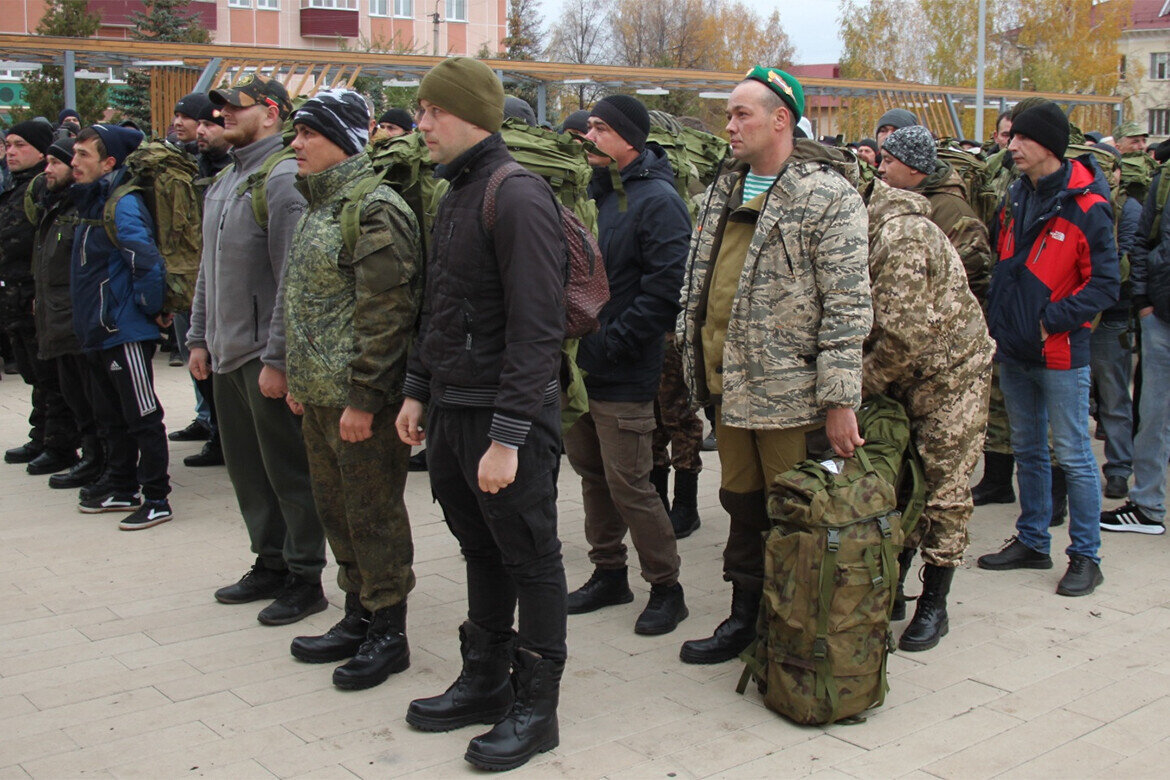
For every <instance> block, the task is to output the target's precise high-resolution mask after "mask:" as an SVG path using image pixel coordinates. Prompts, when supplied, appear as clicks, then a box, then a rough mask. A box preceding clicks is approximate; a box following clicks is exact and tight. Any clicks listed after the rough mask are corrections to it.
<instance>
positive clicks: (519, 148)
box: [500, 117, 625, 236]
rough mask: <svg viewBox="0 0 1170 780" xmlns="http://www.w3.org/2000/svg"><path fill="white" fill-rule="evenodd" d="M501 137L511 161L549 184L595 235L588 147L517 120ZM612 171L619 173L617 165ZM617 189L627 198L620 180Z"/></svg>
mask: <svg viewBox="0 0 1170 780" xmlns="http://www.w3.org/2000/svg"><path fill="white" fill-rule="evenodd" d="M500 135H501V136H502V137H503V139H504V145H505V146H507V147H508V152H509V153H510V154H511V155H512V158H513V159H514V160H516V162H518V163H520V164H521V165H522V166H524V167H525V168H526V169H528V170H530V171H532V172H533V173H535V174H537V175H538V176H540V177H541V178H543V179H544V180H545V181H546V182H548V186H550V187H552V191H553V193H554V194H555V195H556V196H557V200H558V201H560V203H561V205H563V206H564V207H565V208H567V209H569V210H570V211H572V212H573V213H574V214H576V215H577V218H578V219H579V220H581V222H582V224H584V225H585V227H587V228H589V230H590V232H592V233H593V235H595V236H596V235H597V204H596V203H594V202H593V199H592V198H590V197H589V181H590V180H591V179H592V178H593V167H592V166H590V165H589V161H588V160H587V159H586V158H585V149H586V147H585V145H584V144H582V143H581V142H580V141H577V140H574V138H573V136H571V135H569V134H568V133H555V132H553V131H552V130H545V129H544V128H542V127H531V126H530V125H527V124H525V123H524V121H523V120H521V119H516V118H515V117H509V118H508V119H505V120H504V125H503V127H501V128H500ZM611 168H612V169H613V171H614V173H615V174H616V171H617V168H616V166H611ZM617 189H618V191H619V193H620V197H623V198H624V196H625V191H624V189H623V188H622V186H621V180H620V179H619V180H618V181H617Z"/></svg>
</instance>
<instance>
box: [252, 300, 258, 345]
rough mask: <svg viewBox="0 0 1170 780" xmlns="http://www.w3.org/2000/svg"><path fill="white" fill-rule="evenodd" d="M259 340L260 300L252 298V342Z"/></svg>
mask: <svg viewBox="0 0 1170 780" xmlns="http://www.w3.org/2000/svg"><path fill="white" fill-rule="evenodd" d="M259 340H260V300H259V299H258V298H257V297H256V296H255V295H253V296H252V341H259Z"/></svg>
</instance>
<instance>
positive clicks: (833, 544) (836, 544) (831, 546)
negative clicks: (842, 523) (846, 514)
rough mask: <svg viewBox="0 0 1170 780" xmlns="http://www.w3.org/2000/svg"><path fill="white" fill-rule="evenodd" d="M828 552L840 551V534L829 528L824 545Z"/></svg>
mask: <svg viewBox="0 0 1170 780" xmlns="http://www.w3.org/2000/svg"><path fill="white" fill-rule="evenodd" d="M825 546H826V547H827V548H828V550H829V552H834V553H835V552H837V551H838V550H839V549H841V532H840V531H839V530H837V529H836V528H830V529H829V533H828V542H827V544H826V545H825Z"/></svg>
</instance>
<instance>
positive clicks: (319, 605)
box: [215, 572, 329, 626]
mask: <svg viewBox="0 0 1170 780" xmlns="http://www.w3.org/2000/svg"><path fill="white" fill-rule="evenodd" d="M236 584H237V585H243V584H244V581H243V580H240V582H238V583H236ZM222 592H223V589H222V588H221V589H220V590H218V591H216V594H215V597H216V599H218V600H219V601H223V599H222V598H220V594H221V593H222ZM328 608H329V599H327V598H325V589H324V588H322V587H321V575H320V574H317V575H316V576H309V577H300V576H298V575H296V574H294V573H292V572H289V573H288V576H287V577H286V578H285V580H284V587H283V588H281V590H280V593H278V594H277V595H276V600H275V601H273V602H272V603H271V604H269V605H268V606H267V607H265V608H264V609H262V610H260V613H259V614H258V615H256V619H257V620H259V621H260V622H261V623H263V624H264V625H266V626H287V625H288V624H289V623H295V622H297V621H298V620H303V619H304V618H307V617H308V616H309V615H315V614H317V613H318V612H324V611H325V610H326V609H328Z"/></svg>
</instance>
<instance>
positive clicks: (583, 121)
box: [560, 108, 589, 133]
mask: <svg viewBox="0 0 1170 780" xmlns="http://www.w3.org/2000/svg"><path fill="white" fill-rule="evenodd" d="M569 130H576V131H577V132H578V133H588V132H589V112H588V111H586V110H585V109H583V108H582V109H581V110H579V111H574V112H573V113H571V114H569V115H568V116H567V117H565V121H564V122H561V127H560V131H561V132H562V133H566V132H568V131H569Z"/></svg>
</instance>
